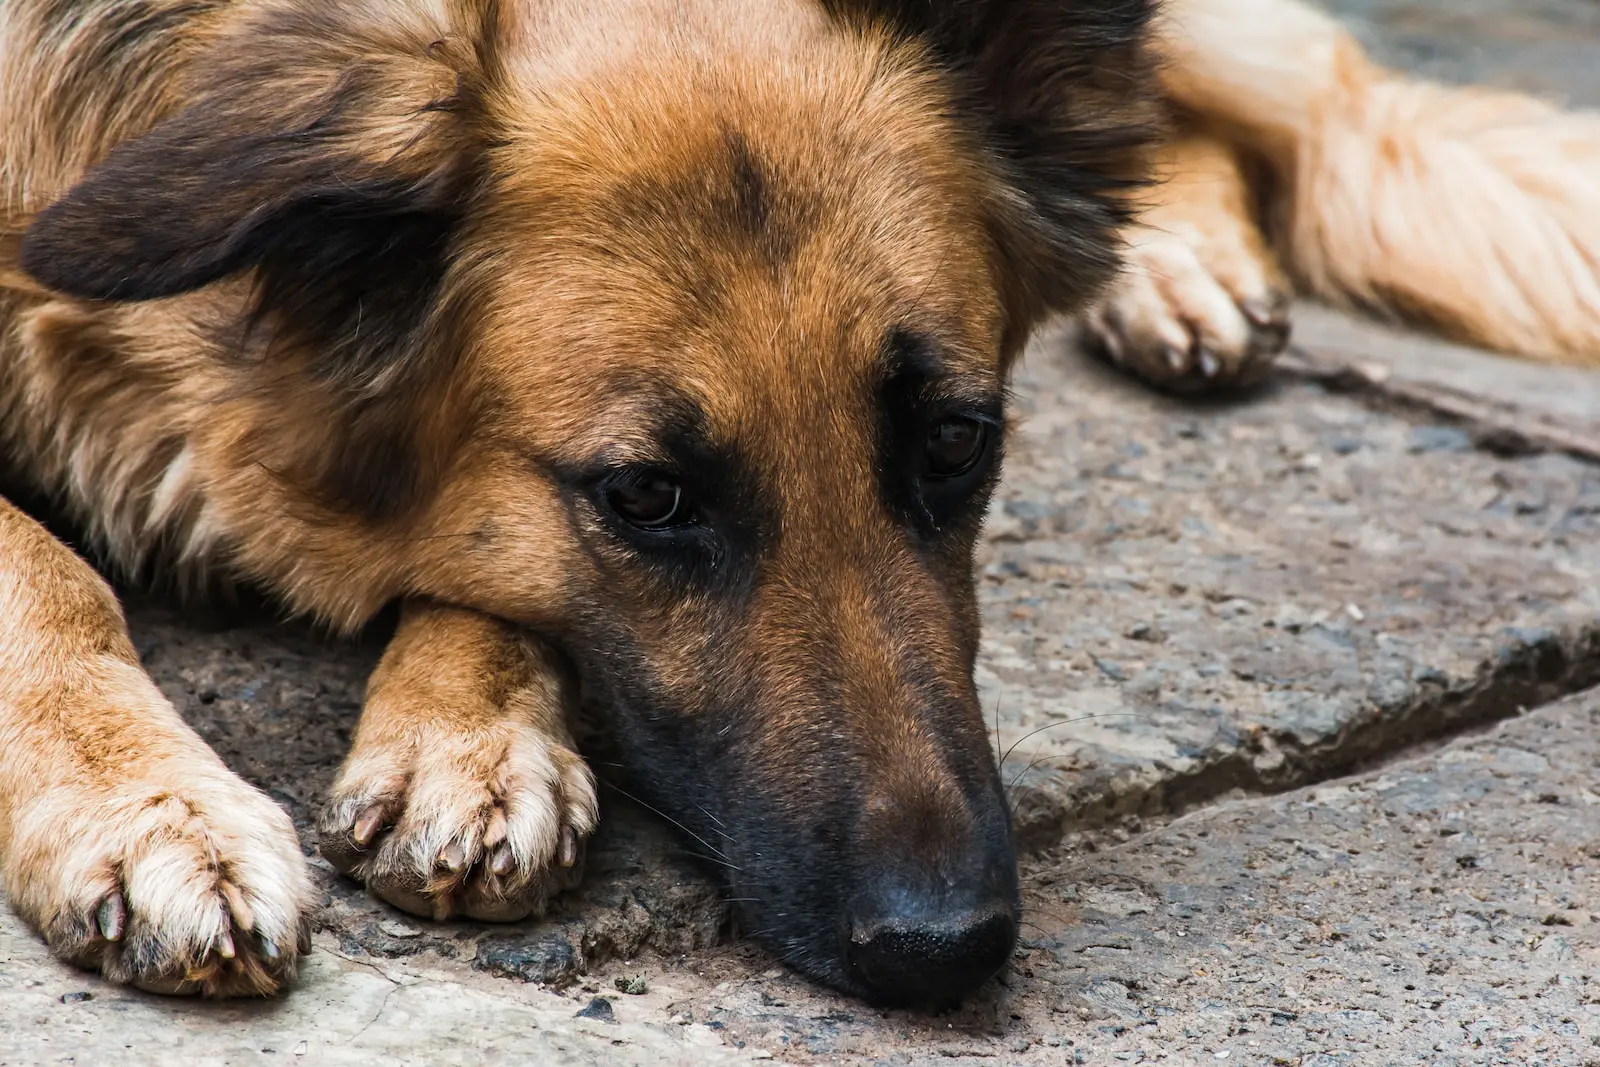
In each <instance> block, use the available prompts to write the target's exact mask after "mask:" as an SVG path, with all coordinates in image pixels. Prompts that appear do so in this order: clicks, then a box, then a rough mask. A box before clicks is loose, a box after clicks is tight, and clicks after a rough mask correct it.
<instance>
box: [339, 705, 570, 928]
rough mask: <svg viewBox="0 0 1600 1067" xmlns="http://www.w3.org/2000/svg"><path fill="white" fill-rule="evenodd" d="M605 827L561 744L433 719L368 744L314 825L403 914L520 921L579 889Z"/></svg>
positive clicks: (527, 731) (505, 725)
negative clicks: (587, 844) (588, 846)
mask: <svg viewBox="0 0 1600 1067" xmlns="http://www.w3.org/2000/svg"><path fill="white" fill-rule="evenodd" d="M597 818H598V806H597V802H596V799H595V785H594V776H593V775H592V774H591V773H590V771H589V768H588V766H587V765H586V764H585V763H584V762H583V759H582V758H581V757H580V756H579V755H578V754H577V753H576V752H574V751H572V749H571V748H570V746H569V744H568V742H567V739H566V738H565V737H560V738H557V737H552V736H551V735H550V734H548V733H546V732H543V731H541V730H538V729H536V728H534V727H532V726H528V725H525V724H521V723H510V722H499V723H495V724H493V725H490V726H481V727H479V728H475V729H469V730H460V731H453V730H451V729H450V728H449V726H448V720H447V719H445V718H443V717H437V718H433V719H432V720H431V721H428V724H427V725H426V726H422V727H418V728H415V729H412V730H409V731H407V735H406V736H405V738H404V739H403V740H399V739H388V740H384V741H380V742H373V743H367V744H363V743H362V742H361V741H360V740H358V741H357V745H356V748H355V750H354V751H353V752H352V753H351V756H350V759H349V761H348V762H347V763H346V765H345V768H344V770H343V771H342V772H341V774H340V775H339V780H338V781H337V782H336V783H335V785H334V788H333V795H332V798H331V799H330V801H329V803H328V805H327V807H326V808H325V809H324V810H323V813H322V817H321V819H320V821H319V822H318V831H319V834H320V837H321V848H322V854H323V855H324V856H326V857H327V859H328V861H329V862H330V863H332V864H333V865H334V867H336V868H338V869H339V870H340V871H342V872H344V873H345V874H348V875H350V876H351V877H353V878H356V879H358V880H360V881H361V882H363V883H365V885H366V886H367V888H368V889H369V890H371V892H372V893H374V894H375V895H377V896H378V897H379V898H380V899H382V900H385V901H387V902H388V903H390V904H393V905H394V906H395V907H397V908H401V909H403V910H405V911H408V912H411V913H413V914H416V915H423V916H427V917H431V918H435V919H444V918H448V917H450V916H452V915H457V914H462V915H466V916H469V917H470V918H474V919H483V920H488V921H493V922H514V921H516V920H518V919H523V918H526V917H528V916H530V915H540V914H543V912H544V910H545V908H546V906H547V905H548V903H549V901H550V898H551V897H553V896H554V895H555V894H557V893H559V892H560V891H561V890H563V889H568V888H571V887H573V886H575V885H576V884H577V882H578V880H579V877H580V876H581V871H582V858H583V851H582V850H583V844H584V840H585V838H587V836H588V835H589V834H590V833H591V832H592V831H593V830H594V827H595V823H596V820H597Z"/></svg>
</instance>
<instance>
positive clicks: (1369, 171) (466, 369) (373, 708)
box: [0, 0, 1600, 1003]
mask: <svg viewBox="0 0 1600 1067" xmlns="http://www.w3.org/2000/svg"><path fill="white" fill-rule="evenodd" d="M0 131H3V134H0V324H3V331H4V332H3V334H0V461H3V465H4V469H5V473H6V475H7V477H8V478H9V479H10V481H11V483H12V484H13V485H14V486H20V488H21V491H22V492H26V493H28V494H30V495H38V496H41V497H42V498H45V499H47V500H52V501H54V505H53V507H54V509H55V512H56V514H58V515H60V516H62V517H64V518H65V519H66V520H67V521H69V522H72V523H75V524H77V528H78V529H80V530H81V531H82V537H83V539H84V543H85V544H86V545H87V546H89V547H90V549H92V551H91V555H92V556H93V557H94V558H96V559H97V560H99V561H100V562H102V563H103V564H104V565H105V566H106V567H108V568H110V569H112V570H113V571H116V572H120V573H123V574H126V575H132V576H141V575H155V576H158V577H163V578H173V579H177V580H179V581H182V582H188V583H191V584H193V585H194V586H195V587H196V588H200V587H203V585H204V583H206V582H209V581H211V580H221V581H225V582H238V583H245V584H249V585H252V586H256V587H261V588H264V589H266V590H268V591H270V593H271V594H272V595H274V596H275V597H277V598H278V599H279V601H281V603H282V604H283V605H285V606H286V607H287V608H288V609H290V610H293V611H295V612H300V613H305V614H307V615H310V616H314V617H316V618H317V619H320V620H322V621H323V622H325V623H326V624H328V625H329V626H331V627H333V628H335V629H338V630H343V631H349V630H352V629H355V628H357V627H360V626H361V625H362V624H363V623H364V622H366V621H367V620H368V619H370V618H371V617H373V616H374V614H375V613H377V612H379V611H380V609H382V608H383V607H384V606H385V605H389V604H391V603H399V604H400V621H399V624H398V630H397V632H396V634H395V636H394V638H393V641H392V643H391V644H390V645H389V646H388V649H387V652H386V653H385V655H384V656H383V659H382V661H381V663H380V665H379V666H378V668H377V671H376V673H375V674H374V676H373V677H372V680H371V684H370V688H369V691H368V695H367V704H366V707H365V710H364V712H363V714H362V718H361V721H360V725H359V729H358V730H357V733H356V736H355V738H354V742H353V744H352V746H351V750H350V753H349V756H348V758H347V760H346V761H345V763H344V765H343V768H342V770H341V772H340V774H339V777H338V780H337V782H336V784H335V785H334V788H333V791H332V796H331V797H330V798H329V799H328V803H327V807H326V809H325V811H324V813H323V815H322V817H321V821H320V826H319V832H320V839H321V849H322V852H323V854H324V855H325V856H326V857H327V858H328V859H329V860H330V861H331V862H332V863H333V864H334V865H335V866H336V867H337V868H339V869H340V870H341V871H344V872H346V873H348V874H349V875H351V876H352V877H354V878H357V879H360V880H361V881H362V882H364V883H365V885H366V886H367V887H368V888H369V889H370V890H371V891H372V892H373V893H375V894H377V895H378V896H379V897H381V898H382V899H384V900H386V901H388V902H390V903H391V904H394V905H396V906H398V907H400V908H404V909H406V910H407V911H411V912H415V913H417V914H421V915H425V916H435V917H442V916H448V915H465V916H471V917H474V918H478V919H489V920H506V921H510V920H517V919H521V918H524V917H527V916H530V915H535V914H537V913H539V912H540V911H541V909H543V908H544V906H545V903H546V901H547V900H548V899H549V897H550V895H551V894H552V893H554V892H556V891H558V890H560V889H561V888H562V887H564V886H566V885H567V884H569V883H570V881H571V880H572V878H573V875H574V872H575V871H576V870H577V869H578V868H579V865H580V861H581V857H582V849H583V842H584V840H585V838H586V836H587V835H588V834H590V832H591V831H592V830H593V829H594V827H595V821H596V803H595V786H594V780H593V778H592V777H591V774H590V772H589V770H588V769H587V768H586V766H585V764H584V762H583V760H582V759H581V758H580V756H579V755H578V754H577V753H576V752H575V751H574V745H573V742H572V739H571V735H570V734H569V732H568V726H567V725H566V723H567V715H568V712H569V711H570V710H571V709H573V708H574V707H576V706H578V705H580V704H582V705H585V706H588V707H591V708H593V709H594V712H595V714H596V715H598V716H599V721H600V722H602V723H603V724H604V727H605V729H606V730H607V731H609V735H610V737H611V738H613V739H614V740H615V742H616V744H617V747H618V749H619V750H620V752H621V753H622V754H623V758H624V760H625V762H626V764H627V766H628V771H629V775H630V778H631V780H632V781H633V782H634V783H636V784H637V787H638V788H639V789H640V790H641V791H642V795H643V797H644V799H645V800H647V801H648V802H649V803H650V804H652V805H654V806H656V807H658V808H660V809H661V810H662V811H663V812H664V813H666V814H667V815H669V816H670V817H672V818H673V819H675V820H677V821H678V822H679V823H681V824H682V825H683V826H684V827H686V828H687V829H688V830H690V831H691V832H694V833H698V834H700V835H702V836H704V837H713V836H714V837H715V838H717V839H718V840H719V841H720V842H721V843H722V845H723V848H724V849H725V851H726V853H727V855H728V859H729V863H730V866H729V868H728V870H727V871H726V875H727V877H728V878H729V880H730V881H731V882H732V888H733V890H734V893H733V895H734V896H736V897H738V898H740V899H741V900H743V901H746V903H745V904H743V905H742V908H743V909H744V911H745V913H746V916H745V917H746V920H747V922H748V925H749V926H750V927H751V928H752V929H754V930H758V931H761V935H760V936H761V937H762V938H763V939H764V941H765V942H766V943H768V944H770V946H771V947H772V948H773V950H774V951H775V952H776V953H777V954H779V955H781V957H782V958H783V959H784V960H786V961H788V962H789V963H790V964H792V965H794V966H796V967H798V968H800V969H801V970H803V971H804V972H806V973H807V974H809V975H812V976H814V977H815V978H817V979H819V980H821V981H823V982H826V983H830V984H832V985H834V986H836V987H838V988H840V989H842V990H845V991H848V992H851V993H855V994H859V995H862V996H865V997H868V998H871V999H874V1000H877V1001H882V1002H895V1001H900V1002H917V1003H920V1002H934V1001H941V1000H948V999H951V998H956V997H959V996H961V995H962V994H965V993H967V992H969V991H971V990H973V989H974V988H975V987H977V986H978V985H980V984H981V983H982V982H983V981H985V980H986V979H987V978H988V977H989V976H990V975H992V974H993V973H994V972H995V971H996V970H997V969H998V968H1000V967H1001V966H1002V964H1003V963H1004V961H1005V960H1006V959H1007V958H1008V956H1009V955H1010V952H1011V949H1012V946H1013V943H1014V940H1015V937H1016V933H1017V924H1018V921H1019V916H1018V908H1019V903H1018V881H1017V873H1016V861H1015V856H1014V853H1013V849H1012V843H1011V840H1010V831H1009V826H1008V813H1007V806H1006V802H1005V799H1004V797H1003V795H1002V789H1001V785H1000V781H999V777H998V774H997V770H996V766H995V760H994V756H993V753H992V750H991V748H990V745H989V741H988V737H987V733H986V730H985V724H984V719H983V715H982V713H981V712H980V709H979V706H978V701H977V697H976V693H975V690H974V685H973V679H972V671H973V664H974V655H975V651H976V649H977V646H978V640H977V639H978V613H977V610H976V606H975V595H974V581H973V567H972V559H973V549H974V543H975V539H976V538H977V536H978V533H979V529H980V526H981V523H982V519H983V515H984V510H985V504H986V500H987V498H988V496H989V493H990V490H991V488H992V487H993V485H994V484H995V480H996V478H997V476H998V472H999V469H1000V457H1001V452H1002V450H1003V444H1004V439H1005V428H1006V406H1005V395H1006V394H1005V383H1006V377H1007V371H1008V368H1009V367H1010V366H1011V364H1012V361H1013V360H1014V358H1015V357H1016V356H1017V354H1018V352H1019V351H1020V350H1021V348H1022V346H1023V344H1024V342H1025V341H1026V340H1027V338H1028V337H1029V335H1030V332H1031V331H1033V330H1034V329H1035V327H1036V326H1037V325H1038V324H1039V323H1040V322H1041V321H1042V320H1043V319H1044V318H1045V317H1046V316H1048V315H1054V314H1078V315H1081V316H1083V317H1084V320H1085V322H1086V323H1087V326H1088V329H1089V332H1090V333H1091V335H1092V336H1094V337H1095V338H1097V339H1098V342H1099V344H1100V346H1101V347H1102V348H1103V349H1104V350H1105V352H1106V353H1107V354H1108V355H1109V356H1110V357H1111V358H1112V359H1113V360H1115V361H1117V362H1118V363H1120V364H1122V365H1124V366H1126V367H1128V368H1129V369H1130V370H1131V371H1133V372H1135V373H1137V374H1139V375H1141V376H1142V377H1144V378H1147V379H1149V380H1151V381H1152V382H1154V383H1156V384H1158V385H1161V386H1165V387H1169V388H1176V389H1185V388H1198V387H1203V386H1207V385H1214V384H1219V383H1238V382H1248V381H1251V380H1253V379H1255V378H1257V377H1259V376H1260V375H1261V373H1262V371H1263V370H1264V369H1265V368H1266V367H1267V365H1268V364H1269V363H1270V362H1271V359H1272V357H1273V356H1274V355H1275V354H1276V353H1277V352H1278V351H1279V350H1281V349H1282V347H1283V345H1284V341H1285V337H1286V334H1287V320H1286V318H1285V315H1286V312H1285V308H1286V306H1287V302H1286V299H1285V297H1286V294H1288V293H1289V292H1291V291H1293V289H1294V288H1298V289H1299V290H1300V291H1304V292H1310V293H1316V294H1321V295H1323V296H1326V297H1331V298H1338V299H1342V300H1345V301H1347V302H1351V303H1356V304H1359V305H1361V306H1366V307H1372V308H1380V309H1387V310H1389V311H1392V312H1395V313H1399V314H1403V315H1408V316H1411V317H1413V318H1420V319H1422V320H1424V321H1427V322H1429V323H1432V324H1434V325H1436V326H1440V327H1442V328H1445V329H1448V330H1450V331H1452V332H1454V333H1456V334H1457V335H1460V336H1464V337H1467V338H1468V339H1471V340H1475V341H1479V342H1482V343H1485V344H1490V345H1494V346H1497V347H1500V348H1505V349H1510V350H1513V351H1516V352H1521V353H1524V354H1526V355H1529V356H1536V357H1547V358H1567V359H1572V360H1582V359H1588V360H1591V361H1593V360H1595V359H1596V357H1597V356H1600V280H1597V277H1596V264H1597V263H1600V189H1597V185H1600V182H1597V180H1596V175H1597V169H1596V162H1597V160H1600V124H1597V123H1596V122H1595V120H1594V119H1592V118H1589V117H1585V116H1583V115H1578V114H1567V113H1563V112H1561V111H1558V110H1556V109H1555V108H1553V107H1551V106H1548V105H1545V104H1543V103H1538V102H1535V101H1533V100H1530V99H1526V98H1523V97H1516V96H1503V95H1494V94H1488V93H1480V92H1474V91H1468V90H1454V89H1444V88H1440V87H1436V86H1430V85H1422V84H1416V83H1412V82H1408V81H1406V80H1404V79H1403V78H1401V77H1399V76H1398V75H1395V74H1392V73H1390V72H1387V71H1385V70H1383V69H1381V68H1379V67H1377V66H1375V65H1374V64H1373V63H1371V62H1369V61H1368V60H1367V59H1366V58H1365V57H1364V55H1363V54H1362V52H1361V51H1360V49H1359V48H1358V47H1357V46H1356V45H1355V44H1354V43H1353V41H1352V40H1351V39H1350V38H1349V37H1348V36H1347V35H1346V34H1345V33H1343V32H1342V31H1341V30H1339V29H1338V28H1337V27H1336V26H1335V25H1334V24H1333V23H1331V22H1330V21H1329V20H1328V19H1326V18H1325V17H1324V16H1322V15H1320V14H1318V13H1316V12H1314V11H1312V10H1309V9H1306V8H1303V7H1301V6H1299V5H1298V4H1297V3H1295V2H1293V0H1173V3H1172V5H1171V6H1170V7H1169V8H1166V9H1164V10H1162V11H1159V12H1158V11H1157V10H1155V7H1154V5H1153V3H1152V0H760V2H756V0H347V2H341V3H329V2H326V0H6V2H5V3H4V4H3V5H0ZM1152 177H1154V178H1159V179H1165V181H1164V184H1155V183H1152V181H1151V179H1152ZM1119 265H1121V266H1123V267H1124V269H1122V270H1120V271H1119ZM0 858H3V874H4V890H5V896H6V898H7V900H8V901H9V903H10V905H11V907H13V908H14V909H15V910H16V911H17V913H18V914H20V915H21V916H22V917H23V918H24V919H26V920H27V921H28V922H29V923H31V924H32V925H33V926H35V927H36V928H37V929H38V930H39V931H40V933H41V934H42V935H43V936H44V937H45V938H46V939H47V940H48V942H49V944H50V946H51V947H52V948H53V949H54V951H55V952H56V953H57V954H58V955H59V956H60V957H61V958H63V959H66V960H69V961H72V962H73V963H76V964H79V965H82V966H85V967H89V968H93V969H96V970H98V971H100V972H101V973H102V974H104V975H105V976H106V977H107V978H109V979H111V980H113V981H118V982H131V983H133V984H135V985H138V986H140V987H143V988H147V989H155V990H161V991H169V992H190V993H192V992H199V993H203V994H207V995H213V996H227V995H240V994H269V993H272V992H274V991H276V990H279V989H281V988H283V987H284V986H285V985H286V983H288V982H289V981H290V979H291V978H292V976H293V975H294V973H295V967H296V963H297V959H298V958H299V957H301V956H302V955H303V954H305V953H306V952H307V951H308V948H309V941H308V930H309V926H308V923H309V918H310V914H311V910H312V907H313V894H312V888H311V882H310V879H309V877H308V873H307V867H306V863H305V859H304V857H303V856H302V854H301V851H300V846H299V844H298V842H297V840H296V836H295V832H294V830H293V828H292V827H291V825H290V823H289V820H288V819H287V817H286V816H285V814H284V813H283V811H281V810H280V809H279V808H278V807H277V806H276V805H274V804H273V802H272V801H270V800H269V799H267V798H266V797H265V796H264V795H263V794H262V793H260V792H258V791H257V790H255V789H254V788H252V787H251V786H249V785H247V784H246V783H245V782H244V781H242V780H241V779H240V778H239V777H237V776H236V775H234V774H233V773H232V772H231V771H229V770H228V768H227V767H225V766H224V765H223V764H222V762H221V761H220V760H219V759H218V758H217V757H216V756H215V755H214V754H213V753H212V752H211V751H210V750H208V749H207V747H206V746H205V745H204V744H203V743H202V742H201V740H200V739H199V737H198V736H196V734H195V733H194V732H193V731H192V730H191V729H190V728H189V727H188V726H186V725H185V724H184V722H183V721H182V719H181V718H180V717H179V716H178V714H177V712H176V711H175V710H174V708H173V707H172V706H171V705H170V704H169V703H168V702H167V701H166V700H165V699H164V698H163V697H162V695H161V693H160V692H159V691H158V690H157V689H156V687H155V685H154V684H153V683H152V682H151V681H150V679H149V678H148V677H147V676H146V675H145V673H144V671H143V670H142V669H141V667H140V663H139V659H138V657H137V656H136V654H135V652H134V649H133V646H132V644H131V643H130V640H129V636H128V633H127V630H126V626H125V623H124V621H123V617H122V613H121V610H120V608H119V605H118V603H117V601H116V600H115V598H114V596H113V594H112V592H111V591H110V589H109V587H108V586H107V585H106V583H105V582H104V581H103V580H102V579H101V578H99V577H98V576H97V575H96V573H95V571H93V570H91V569H90V567H89V565H88V564H86V563H85V562H83V560H82V559H81V558H80V557H79V556H78V555H75V554H74V552H73V551H71V550H70V549H68V548H67V547H66V546H64V545H63V544H62V543H61V542H60V541H58V540H56V539H55V538H54V537H52V536H51V535H49V534H47V533H46V531H45V529H44V528H43V527H42V526H40V525H39V524H38V523H36V522H35V521H34V520H33V519H31V518H28V517H25V516H24V515H23V513H22V512H21V511H20V510H18V509H17V508H15V507H14V506H12V505H10V504H7V503H6V502H5V501H3V500H0Z"/></svg>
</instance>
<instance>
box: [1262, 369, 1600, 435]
mask: <svg viewBox="0 0 1600 1067" xmlns="http://www.w3.org/2000/svg"><path fill="white" fill-rule="evenodd" d="M1278 367H1279V369H1280V370H1283V371H1286V372H1287V373H1289V374H1292V375H1294V376H1295V377H1297V378H1303V379H1306V380H1308V381H1314V382H1317V383H1319V384H1321V385H1322V386H1323V387H1324V388H1326V389H1328V390H1330V391H1332V392H1335V393H1350V394H1356V395H1360V396H1365V397H1371V398H1373V399H1376V400H1379V401H1382V402H1386V403H1390V404H1394V405H1397V406H1400V407H1404V408H1409V409H1411V410H1420V411H1424V412H1427V413H1429V414H1431V415H1434V416H1440V417H1443V418H1446V419H1449V420H1450V421H1452V422H1455V423H1457V424H1459V425H1460V426H1461V427H1462V428H1463V429H1465V430H1467V431H1468V432H1469V433H1470V434H1471V435H1472V439H1473V442H1474V443H1475V444H1476V445H1477V446H1478V447H1479V448H1483V449H1486V450H1488V451H1490V452H1494V453H1496V454H1499V455H1508V456H1517V455H1530V454H1534V453H1539V452H1563V453H1565V454H1567V455H1569V456H1572V457H1574V458H1576V459H1581V460H1585V461H1587V462H1590V463H1600V427H1585V426H1574V425H1571V424H1568V423H1565V422H1562V421H1561V420H1559V419H1556V418H1553V417H1551V416H1549V415H1543V414H1539V413H1537V412H1531V411H1528V410H1527V409H1526V408H1520V407H1516V406H1513V405H1510V404H1498V403H1495V402H1494V401H1492V400H1488V399H1486V398H1484V397H1481V396H1476V395H1474V394H1471V393H1465V392H1462V391H1460V390H1457V389H1452V388H1450V387H1449V386H1447V385H1442V384H1439V383H1437V382H1424V381H1418V380H1416V379H1410V378H1400V377H1396V376H1395V375H1394V374H1393V373H1392V372H1391V371H1390V369H1389V368H1388V367H1385V366H1383V365H1382V364H1379V363H1372V362H1367V361H1363V360H1359V359H1346V358H1343V357H1341V356H1339V355H1336V354H1334V353H1332V352H1330V351H1328V350H1326V349H1324V350H1322V351H1317V352H1311V351H1308V350H1306V349H1303V348H1299V347H1295V348H1291V349H1289V351H1287V352H1285V353H1284V354H1283V355H1282V356H1280V357H1279V359H1278Z"/></svg>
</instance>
